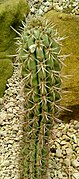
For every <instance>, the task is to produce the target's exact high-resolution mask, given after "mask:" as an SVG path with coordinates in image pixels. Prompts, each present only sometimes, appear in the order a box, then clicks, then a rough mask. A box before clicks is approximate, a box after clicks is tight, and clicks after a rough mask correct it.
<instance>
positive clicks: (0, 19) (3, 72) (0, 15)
mask: <svg viewBox="0 0 79 179" xmlns="http://www.w3.org/2000/svg"><path fill="white" fill-rule="evenodd" d="M28 12H29V6H28V4H27V2H26V1H25V0H23V1H20V0H18V1H17V2H16V1H15V0H14V1H11V0H8V1H7V0H3V1H0V97H2V96H3V94H4V90H5V89H6V82H7V79H8V78H10V77H11V75H12V72H13V69H12V66H13V65H12V62H13V61H12V58H11V60H10V59H8V55H12V54H15V49H16V45H15V40H14V38H15V37H16V33H15V32H14V31H13V30H12V29H11V25H12V26H13V27H15V28H16V29H17V28H18V26H19V25H20V24H21V20H23V19H24V15H25V14H26V15H27V14H28Z"/></svg>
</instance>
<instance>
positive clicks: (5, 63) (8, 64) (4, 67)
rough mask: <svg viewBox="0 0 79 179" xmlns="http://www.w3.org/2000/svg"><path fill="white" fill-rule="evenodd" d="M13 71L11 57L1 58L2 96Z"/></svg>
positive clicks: (0, 90)
mask: <svg viewBox="0 0 79 179" xmlns="http://www.w3.org/2000/svg"><path fill="white" fill-rule="evenodd" d="M12 73H13V65H12V61H11V60H10V59H0V97H2V96H3V94H4V91H5V89H6V82H7V79H8V78H10V77H11V75H12Z"/></svg>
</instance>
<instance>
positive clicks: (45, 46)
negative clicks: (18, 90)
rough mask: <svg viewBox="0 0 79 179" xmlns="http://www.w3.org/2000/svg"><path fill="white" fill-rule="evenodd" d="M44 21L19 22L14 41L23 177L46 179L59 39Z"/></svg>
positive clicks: (59, 64)
mask: <svg viewBox="0 0 79 179" xmlns="http://www.w3.org/2000/svg"><path fill="white" fill-rule="evenodd" d="M50 25H51V24H50V23H49V22H48V21H47V20H46V19H43V20H42V19H36V18H35V19H33V20H28V22H26V23H23V28H22V33H21V34H20V38H18V40H17V44H18V57H19V60H20V63H21V67H22V76H23V79H24V93H25V114H26V115H25V118H24V122H25V123H24V126H23V127H24V128H23V130H25V135H26V144H27V145H26V146H27V147H26V149H25V153H26V159H24V161H25V166H26V172H25V173H26V174H25V177H26V178H30V179H44V178H46V177H47V178H48V173H49V170H48V168H49V167H48V165H49V151H50V147H49V138H50V134H51V130H52V127H53V124H54V122H55V121H56V120H57V116H58V114H59V111H60V107H59V101H60V99H61V77H60V72H61V68H62V64H63V62H62V59H60V58H59V54H60V38H59V36H58V35H57V31H56V30H54V27H53V25H51V26H50Z"/></svg>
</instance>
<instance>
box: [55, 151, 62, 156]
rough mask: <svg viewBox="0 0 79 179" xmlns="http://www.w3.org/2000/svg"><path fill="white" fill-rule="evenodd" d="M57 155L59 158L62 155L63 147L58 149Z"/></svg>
mask: <svg viewBox="0 0 79 179" xmlns="http://www.w3.org/2000/svg"><path fill="white" fill-rule="evenodd" d="M56 157H58V158H61V157H62V150H61V149H57V150H56Z"/></svg>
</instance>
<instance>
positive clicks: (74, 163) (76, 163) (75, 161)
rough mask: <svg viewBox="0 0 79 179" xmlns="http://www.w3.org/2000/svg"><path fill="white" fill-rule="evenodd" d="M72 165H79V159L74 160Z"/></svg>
mask: <svg viewBox="0 0 79 179" xmlns="http://www.w3.org/2000/svg"><path fill="white" fill-rule="evenodd" d="M72 165H73V166H74V167H79V161H77V160H76V159H75V160H73V161H72Z"/></svg>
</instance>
